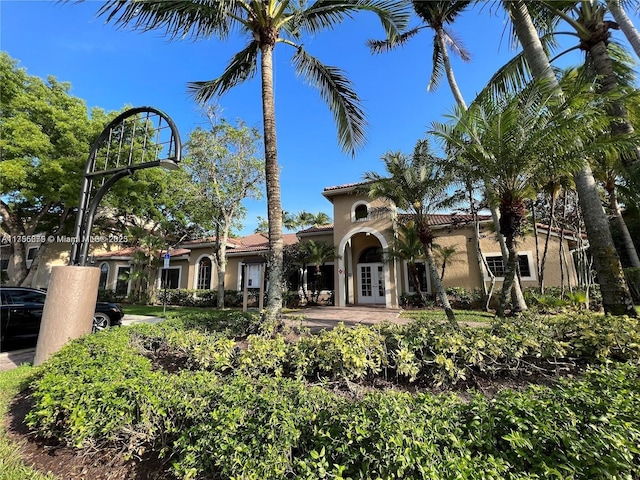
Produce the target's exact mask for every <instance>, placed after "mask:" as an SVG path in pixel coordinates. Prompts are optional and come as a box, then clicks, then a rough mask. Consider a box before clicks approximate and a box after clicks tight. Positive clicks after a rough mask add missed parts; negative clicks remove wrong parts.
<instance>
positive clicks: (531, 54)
mask: <svg viewBox="0 0 640 480" xmlns="http://www.w3.org/2000/svg"><path fill="white" fill-rule="evenodd" d="M504 4H505V7H506V8H507V10H508V12H509V14H510V16H511V19H512V21H513V26H514V30H515V32H516V35H517V36H518V39H519V40H520V43H521V44H522V48H523V50H524V55H525V57H526V59H527V63H528V64H529V67H530V68H531V71H532V73H533V76H534V77H535V78H536V79H539V80H543V79H546V80H547V81H548V82H549V83H548V85H549V87H551V88H553V89H554V90H555V91H556V92H557V93H558V95H562V90H561V89H560V85H559V84H558V81H557V79H556V78H555V75H554V74H553V70H552V69H551V64H550V63H549V57H547V55H546V53H545V52H544V49H543V48H542V43H541V42H540V39H539V38H538V34H537V32H536V29H535V28H534V25H533V22H532V21H531V17H530V16H529V11H528V9H527V5H526V3H525V2H524V1H523V0H517V1H514V2H504ZM574 180H575V183H576V190H577V191H578V199H579V202H580V208H581V210H582V215H583V217H584V221H585V226H586V229H587V235H588V237H589V242H590V244H591V251H592V254H593V260H594V265H595V269H596V272H597V275H598V282H599V283H600V290H601V292H602V303H603V306H604V309H605V312H606V313H611V314H614V315H625V314H626V315H630V316H633V317H635V316H637V313H636V311H635V309H634V308H633V301H632V299H631V293H630V292H629V288H628V287H627V283H626V281H625V279H624V275H623V272H622V266H621V264H620V259H619V258H618V254H617V252H616V249H615V246H614V244H613V238H612V237H611V231H610V230H609V223H608V221H607V216H606V215H605V212H604V210H603V209H602V205H601V204H600V196H599V195H598V190H597V188H596V182H595V179H594V178H593V172H592V171H591V167H590V166H589V165H588V164H587V162H585V163H584V166H583V167H582V169H581V170H580V171H579V172H576V173H575V174H574Z"/></svg>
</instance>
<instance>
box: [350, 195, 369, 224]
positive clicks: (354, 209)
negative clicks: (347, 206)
mask: <svg viewBox="0 0 640 480" xmlns="http://www.w3.org/2000/svg"><path fill="white" fill-rule="evenodd" d="M368 219H369V204H368V203H367V202H365V201H363V200H360V201H358V202H355V203H354V204H353V205H351V221H352V222H363V221H365V220H368Z"/></svg>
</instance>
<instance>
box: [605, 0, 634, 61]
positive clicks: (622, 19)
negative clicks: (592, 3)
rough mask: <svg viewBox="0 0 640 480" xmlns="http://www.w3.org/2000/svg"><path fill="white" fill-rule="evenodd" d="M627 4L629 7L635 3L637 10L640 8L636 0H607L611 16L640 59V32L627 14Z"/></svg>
mask: <svg viewBox="0 0 640 480" xmlns="http://www.w3.org/2000/svg"><path fill="white" fill-rule="evenodd" d="M625 3H627V4H629V5H631V4H632V3H635V4H636V8H639V7H638V2H637V0H635V1H634V2H631V1H622V0H607V8H608V9H609V11H610V12H611V15H612V16H613V18H614V19H615V21H616V23H617V24H618V27H619V28H620V30H622V32H623V33H624V35H625V37H627V40H629V43H630V44H631V47H632V48H633V50H634V52H636V55H637V56H638V58H640V33H638V30H637V29H636V27H635V26H634V25H633V23H632V22H631V19H630V18H629V16H628V15H627V12H626V11H625V5H624V4H625Z"/></svg>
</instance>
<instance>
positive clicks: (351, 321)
mask: <svg viewBox="0 0 640 480" xmlns="http://www.w3.org/2000/svg"><path fill="white" fill-rule="evenodd" d="M401 311H402V310H400V309H390V308H384V307H362V306H353V307H329V306H327V307H309V308H305V309H301V310H299V311H296V312H295V313H287V314H286V315H284V319H285V321H286V322H287V323H288V324H289V325H291V326H294V327H305V328H309V329H311V330H314V331H317V330H321V329H323V328H333V327H335V326H336V325H338V324H339V323H344V324H345V325H346V326H355V325H375V324H377V323H382V322H392V323H398V324H404V323H407V322H408V321H409V320H410V319H408V318H400V312H401ZM162 320H164V319H163V318H162V317H149V316H145V315H125V316H124V318H123V319H122V324H123V325H133V324H136V323H157V322H161V321H162ZM35 351H36V349H35V348H28V349H25V350H15V351H13V352H6V353H0V372H2V371H5V370H11V369H14V368H16V367H17V366H19V365H22V364H23V363H33V358H34V357H35Z"/></svg>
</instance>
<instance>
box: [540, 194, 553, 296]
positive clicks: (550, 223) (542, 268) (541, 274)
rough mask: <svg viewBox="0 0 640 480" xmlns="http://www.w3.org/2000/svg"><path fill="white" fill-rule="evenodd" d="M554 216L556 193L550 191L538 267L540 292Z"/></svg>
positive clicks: (542, 290)
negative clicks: (546, 220)
mask: <svg viewBox="0 0 640 480" xmlns="http://www.w3.org/2000/svg"><path fill="white" fill-rule="evenodd" d="M555 216H556V195H555V193H554V192H552V193H551V212H550V213H549V225H547V235H546V237H545V239H544V249H543V250H542V260H541V261H540V265H539V267H538V274H539V275H540V278H538V282H539V283H540V293H541V294H542V293H544V267H545V266H546V264H547V254H548V253H549V240H551V227H553V224H554V219H555Z"/></svg>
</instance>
